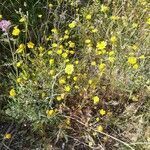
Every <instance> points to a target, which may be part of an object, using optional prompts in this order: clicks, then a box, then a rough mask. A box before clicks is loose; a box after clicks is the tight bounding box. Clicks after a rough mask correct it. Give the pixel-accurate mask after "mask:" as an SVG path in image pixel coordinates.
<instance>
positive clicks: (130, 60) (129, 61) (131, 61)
mask: <svg viewBox="0 0 150 150" xmlns="http://www.w3.org/2000/svg"><path fill="white" fill-rule="evenodd" d="M136 62H137V59H136V58H135V57H129V58H128V63H129V64H131V65H134V64H136Z"/></svg>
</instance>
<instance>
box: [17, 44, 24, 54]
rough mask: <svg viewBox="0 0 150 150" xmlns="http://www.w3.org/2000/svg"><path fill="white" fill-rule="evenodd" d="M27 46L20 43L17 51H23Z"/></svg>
mask: <svg viewBox="0 0 150 150" xmlns="http://www.w3.org/2000/svg"><path fill="white" fill-rule="evenodd" d="M25 48H26V46H25V44H20V45H19V47H18V49H17V53H22V52H23V51H24V49H25Z"/></svg>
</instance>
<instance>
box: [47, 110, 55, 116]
mask: <svg viewBox="0 0 150 150" xmlns="http://www.w3.org/2000/svg"><path fill="white" fill-rule="evenodd" d="M54 113H55V111H54V110H53V109H50V110H47V111H46V114H47V116H48V117H51V116H53V115H54Z"/></svg>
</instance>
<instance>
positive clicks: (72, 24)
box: [69, 21, 76, 29]
mask: <svg viewBox="0 0 150 150" xmlns="http://www.w3.org/2000/svg"><path fill="white" fill-rule="evenodd" d="M75 26H76V22H75V21H72V22H71V23H70V24H69V28H71V29H72V28H74V27H75Z"/></svg>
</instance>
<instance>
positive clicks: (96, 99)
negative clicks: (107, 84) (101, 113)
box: [93, 96, 100, 104]
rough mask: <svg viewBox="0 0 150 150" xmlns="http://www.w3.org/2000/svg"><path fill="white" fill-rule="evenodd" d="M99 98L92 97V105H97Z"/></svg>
mask: <svg viewBox="0 0 150 150" xmlns="http://www.w3.org/2000/svg"><path fill="white" fill-rule="evenodd" d="M99 101H100V100H99V97H98V96H94V97H93V102H94V104H98V103H99Z"/></svg>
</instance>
